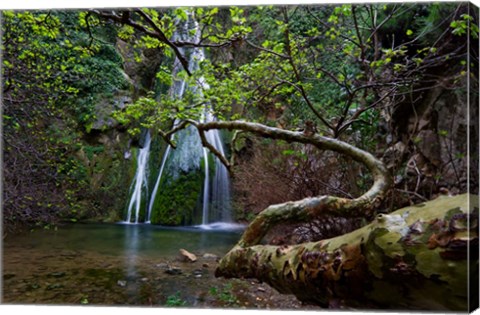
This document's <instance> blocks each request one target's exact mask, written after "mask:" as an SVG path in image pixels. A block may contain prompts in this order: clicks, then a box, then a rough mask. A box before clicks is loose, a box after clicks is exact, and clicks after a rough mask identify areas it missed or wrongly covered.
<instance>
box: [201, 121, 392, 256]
mask: <svg viewBox="0 0 480 315" xmlns="http://www.w3.org/2000/svg"><path fill="white" fill-rule="evenodd" d="M196 127H197V128H198V129H199V130H200V131H208V130H211V129H228V130H243V131H247V132H251V133H254V134H256V135H259V136H262V137H265V138H270V139H277V140H285V141H287V142H298V143H304V144H312V145H314V146H316V147H317V148H318V149H321V150H331V151H335V152H338V153H341V154H345V155H348V156H349V157H351V158H352V159H354V160H356V161H357V162H360V163H362V164H364V165H365V166H366V167H367V168H368V169H369V170H370V172H371V173H372V175H373V179H374V183H373V185H372V187H371V188H370V189H369V190H368V191H367V192H366V193H364V194H363V195H362V196H360V197H358V198H355V199H346V198H339V197H333V196H318V197H313V198H306V199H303V200H299V201H290V202H286V203H283V204H279V205H272V206H270V207H268V208H267V209H265V210H264V211H262V212H261V213H260V214H259V215H258V216H257V217H256V218H255V220H254V221H253V222H252V223H251V224H250V225H249V227H248V228H247V229H246V231H245V233H244V235H243V236H242V238H241V239H240V241H239V243H238V246H240V247H248V246H253V245H256V244H258V243H259V242H260V241H261V240H262V238H263V237H264V236H265V235H266V233H267V232H268V231H269V230H270V228H271V227H273V226H274V225H276V224H277V223H279V222H284V221H288V220H294V219H295V220H298V219H299V218H301V219H302V220H304V221H306V220H310V219H313V218H316V217H318V216H319V215H322V214H325V213H335V214H341V215H342V216H345V217H349V216H358V215H361V214H365V212H368V211H369V210H370V209H371V207H372V205H373V204H375V203H376V202H378V201H379V200H381V199H382V198H383V196H384V195H385V193H386V191H387V189H388V188H389V187H390V184H391V179H390V177H389V174H388V171H387V169H386V168H385V166H384V165H383V163H382V162H381V161H379V160H378V159H376V158H375V157H374V156H373V155H371V154H370V153H368V152H365V151H363V150H361V149H359V148H356V147H354V146H352V145H349V144H347V143H345V142H343V141H340V140H337V139H331V138H327V137H323V136H320V135H318V134H313V135H306V134H305V133H303V132H298V131H290V130H283V129H279V128H274V127H268V126H265V125H262V124H258V123H252V122H245V121H212V122H208V123H199V124H197V125H196Z"/></svg>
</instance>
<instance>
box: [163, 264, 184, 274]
mask: <svg viewBox="0 0 480 315" xmlns="http://www.w3.org/2000/svg"><path fill="white" fill-rule="evenodd" d="M165 273H166V274H169V275H172V276H174V275H180V274H182V270H181V269H180V268H178V267H173V266H169V268H168V269H167V270H165Z"/></svg>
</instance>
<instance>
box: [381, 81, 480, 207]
mask: <svg viewBox="0 0 480 315" xmlns="http://www.w3.org/2000/svg"><path fill="white" fill-rule="evenodd" d="M417 94H418V95H415V96H416V97H417V98H418V99H419V101H418V102H416V103H414V104H412V103H411V102H407V101H405V102H402V103H399V104H398V105H397V106H395V107H394V108H393V109H390V110H389V111H388V112H387V111H384V112H383V113H382V117H384V118H385V120H386V122H387V125H388V126H389V127H388V134H387V135H386V138H387V141H386V143H387V147H381V148H379V152H383V153H384V154H383V160H384V162H385V164H386V165H387V167H388V168H389V169H390V171H391V172H392V174H394V175H395V178H396V180H395V184H396V188H398V189H400V190H403V191H409V192H412V193H415V194H419V195H422V196H424V197H425V198H427V199H431V198H434V197H435V196H438V194H439V192H440V191H441V190H443V191H447V192H450V193H451V194H459V193H463V192H466V191H467V190H468V189H469V188H470V189H472V190H471V192H473V193H476V192H478V180H477V179H478V163H476V162H475V161H473V160H472V161H469V158H471V157H470V156H469V154H468V145H469V144H468V141H470V150H471V151H470V152H477V151H478V150H477V149H478V136H477V135H478V130H479V128H478V120H475V119H474V117H478V105H476V106H472V105H470V106H469V104H468V99H467V93H457V92H455V91H452V90H451V89H448V88H447V87H443V86H441V85H440V86H438V87H435V88H429V89H425V91H422V92H418V93H417ZM469 119H470V120H469ZM468 136H470V139H469V138H468ZM470 155H471V154H470ZM469 163H470V168H469V167H468V166H469ZM475 165H477V167H476V166H475ZM468 176H470V179H471V181H470V187H468V185H469V183H468V182H467V178H468ZM403 197H404V200H403V203H405V199H409V198H410V197H412V194H411V195H410V196H403ZM414 200H415V199H414ZM396 201H397V202H396V204H402V200H401V197H397V200H396Z"/></svg>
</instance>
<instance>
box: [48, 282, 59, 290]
mask: <svg viewBox="0 0 480 315" xmlns="http://www.w3.org/2000/svg"><path fill="white" fill-rule="evenodd" d="M60 288H63V285H61V284H60V283H53V284H49V285H47V287H46V290H53V289H60Z"/></svg>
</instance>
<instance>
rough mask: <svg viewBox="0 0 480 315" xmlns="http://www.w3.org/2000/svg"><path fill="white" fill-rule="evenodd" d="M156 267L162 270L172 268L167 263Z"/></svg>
mask: <svg viewBox="0 0 480 315" xmlns="http://www.w3.org/2000/svg"><path fill="white" fill-rule="evenodd" d="M155 267H157V268H162V269H168V268H170V266H169V265H168V264H167V263H159V264H156V265H155Z"/></svg>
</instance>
